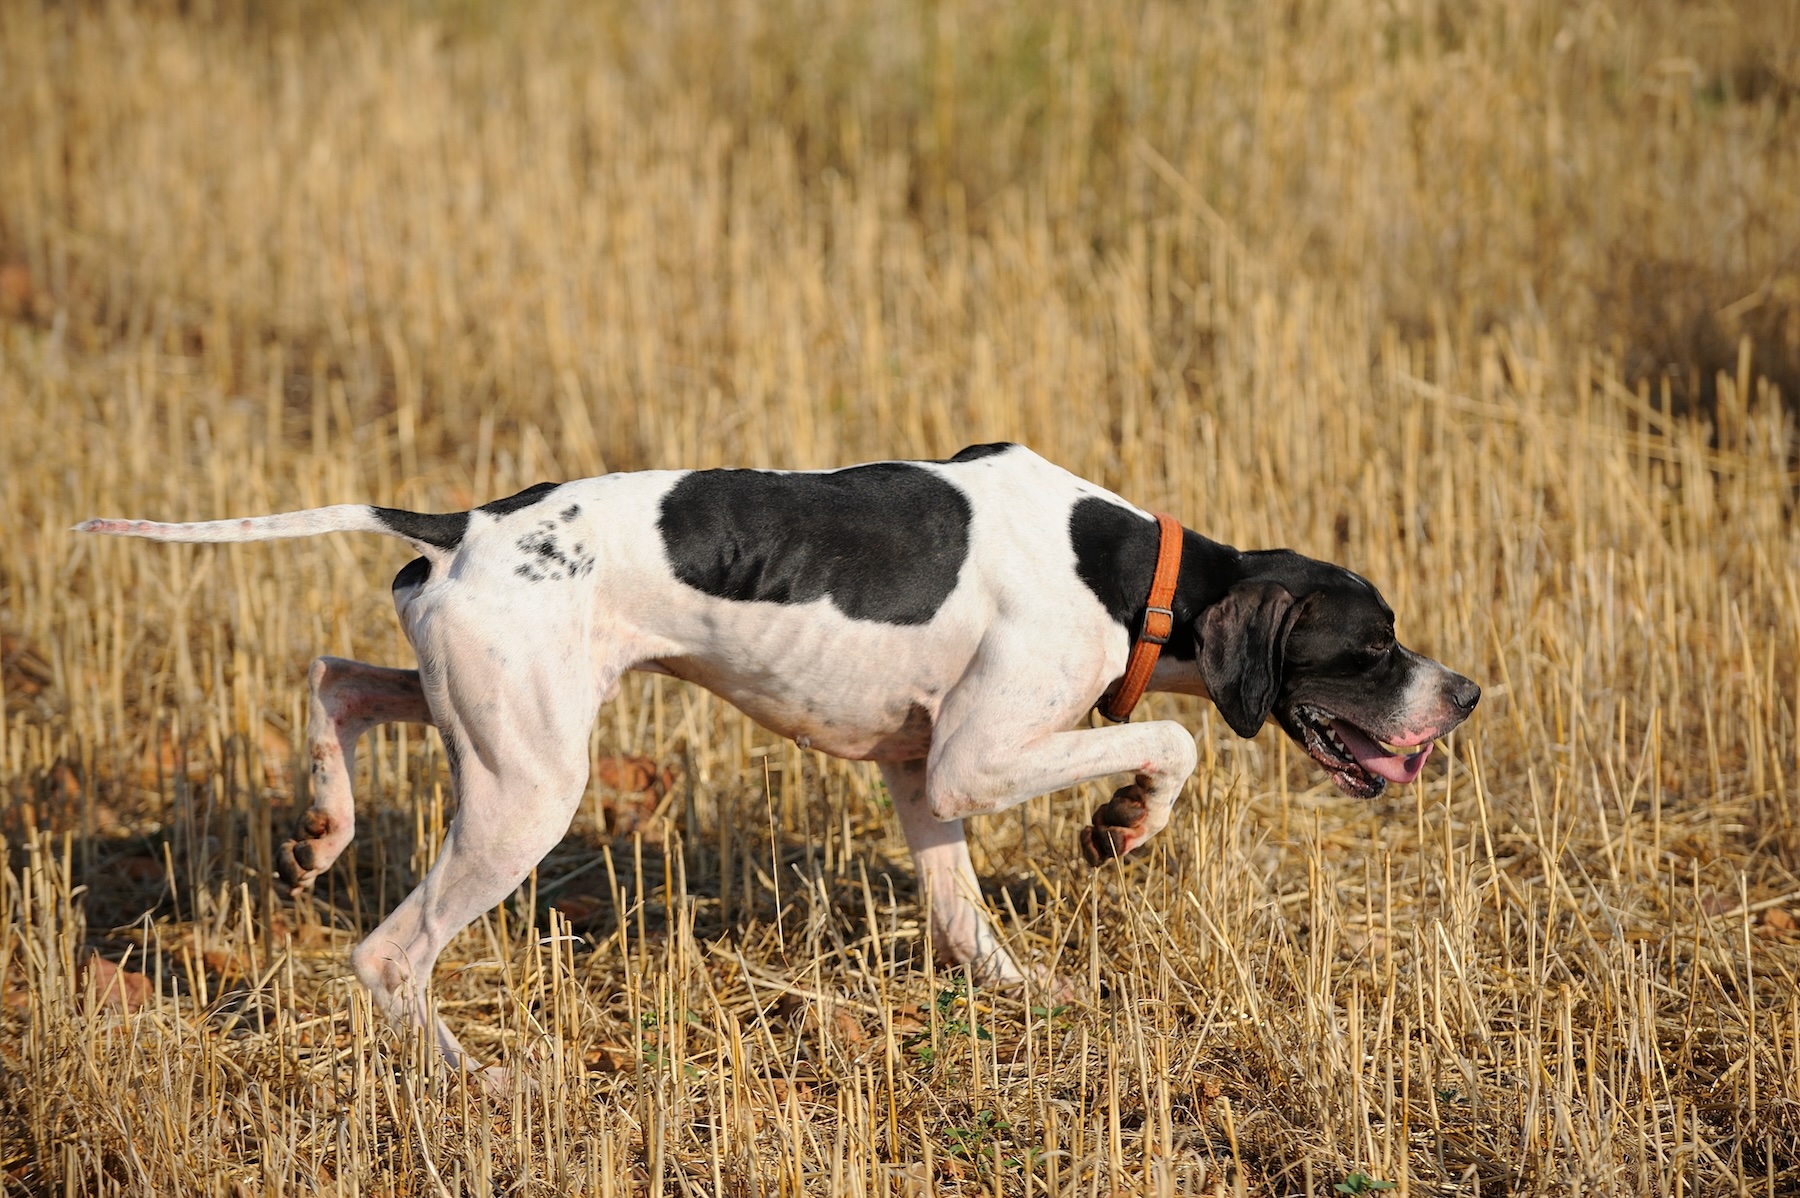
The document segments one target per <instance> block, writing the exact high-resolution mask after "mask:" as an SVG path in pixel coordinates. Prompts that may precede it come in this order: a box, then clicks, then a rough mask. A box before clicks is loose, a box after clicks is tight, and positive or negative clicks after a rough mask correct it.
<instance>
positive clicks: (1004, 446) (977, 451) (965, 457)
mask: <svg viewBox="0 0 1800 1198" xmlns="http://www.w3.org/2000/svg"><path fill="white" fill-rule="evenodd" d="M1013 445H1014V442H1012V441H990V442H988V443H987V444H986V445H968V446H965V447H963V448H962V449H959V450H957V451H956V453H955V455H954V456H952V457H951V459H950V460H951V461H952V462H979V461H980V460H981V459H982V458H991V457H993V456H994V455H995V454H997V453H1005V452H1006V451H1007V450H1009V449H1011V448H1013Z"/></svg>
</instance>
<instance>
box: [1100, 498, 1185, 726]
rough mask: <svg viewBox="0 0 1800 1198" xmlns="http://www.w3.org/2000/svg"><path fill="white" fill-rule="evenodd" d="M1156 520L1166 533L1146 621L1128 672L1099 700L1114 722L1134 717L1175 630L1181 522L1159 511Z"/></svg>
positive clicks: (1152, 581)
mask: <svg viewBox="0 0 1800 1198" xmlns="http://www.w3.org/2000/svg"><path fill="white" fill-rule="evenodd" d="M1156 524H1157V527H1158V529H1159V530H1160V531H1161V533H1162V539H1161V542H1160V543H1159V544H1158V545H1157V547H1156V573H1155V575H1154V576H1153V577H1152V578H1151V580H1150V598H1149V600H1148V601H1147V602H1146V604H1145V606H1144V622H1143V624H1142V625H1141V626H1140V627H1139V628H1138V634H1137V640H1136V641H1135V642H1134V643H1133V644H1132V646H1131V659H1130V660H1129V661H1127V662H1126V663H1125V676H1124V677H1123V678H1121V679H1119V684H1118V685H1117V686H1115V687H1114V688H1113V689H1112V690H1111V691H1109V692H1108V693H1107V694H1105V695H1102V696H1101V698H1100V702H1099V703H1097V704H1095V706H1096V707H1097V708H1098V709H1099V711H1100V714H1101V715H1103V716H1105V717H1106V718H1107V719H1109V720H1112V721H1113V722H1114V723H1123V722H1124V721H1125V720H1128V719H1130V718H1131V709H1132V708H1133V707H1136V706H1137V701H1138V700H1139V699H1141V698H1143V697H1144V688H1145V687H1146V686H1149V685H1150V675H1151V673H1152V672H1154V671H1155V669H1156V659H1157V658H1158V657H1159V656H1161V655H1162V647H1163V646H1164V645H1166V644H1168V643H1169V634H1170V633H1172V632H1174V631H1175V612H1174V609H1173V607H1172V606H1171V604H1173V603H1174V600H1175V580H1176V578H1177V577H1179V576H1180V574H1181V522H1180V521H1178V520H1176V519H1175V517H1173V516H1166V515H1164V514H1163V513H1161V512H1157V513H1156Z"/></svg>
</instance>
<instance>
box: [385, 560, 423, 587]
mask: <svg viewBox="0 0 1800 1198" xmlns="http://www.w3.org/2000/svg"><path fill="white" fill-rule="evenodd" d="M430 577H431V563H430V562H429V561H428V560H426V559H425V558H422V557H415V558H413V559H412V560H411V561H410V562H407V563H406V564H405V565H404V566H401V567H400V573H398V574H396V575H394V589H395V590H396V591H409V590H411V589H412V588H413V587H421V586H424V585H425V582H426V580H427V579H429V578H430Z"/></svg>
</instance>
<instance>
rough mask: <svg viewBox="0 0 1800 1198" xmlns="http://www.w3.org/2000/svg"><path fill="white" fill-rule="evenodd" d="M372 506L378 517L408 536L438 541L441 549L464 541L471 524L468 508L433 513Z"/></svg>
mask: <svg viewBox="0 0 1800 1198" xmlns="http://www.w3.org/2000/svg"><path fill="white" fill-rule="evenodd" d="M369 510H370V511H372V512H374V513H375V518H376V519H377V520H379V521H381V522H382V523H383V524H385V525H387V526H388V527H389V528H391V529H393V530H394V531H395V532H397V533H399V534H400V535H401V536H403V537H405V538H406V539H407V540H409V541H417V542H420V543H422V544H426V545H435V546H436V547H437V548H439V549H454V548H456V547H457V546H458V545H460V544H462V539H463V533H465V532H467V531H468V528H469V513H467V512H445V513H443V514H441V515H433V514H431V513H428V512H408V511H404V510H402V509H400V508H393V507H372V508H370V509H369Z"/></svg>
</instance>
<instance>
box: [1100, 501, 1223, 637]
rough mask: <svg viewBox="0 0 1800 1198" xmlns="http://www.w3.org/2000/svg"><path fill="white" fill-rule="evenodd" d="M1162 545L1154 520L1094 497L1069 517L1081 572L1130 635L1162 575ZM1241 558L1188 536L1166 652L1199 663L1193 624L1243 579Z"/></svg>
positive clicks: (1184, 539)
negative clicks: (1159, 562) (1158, 553)
mask: <svg viewBox="0 0 1800 1198" xmlns="http://www.w3.org/2000/svg"><path fill="white" fill-rule="evenodd" d="M1159 541H1160V534H1159V533H1158V531H1157V527H1156V522H1155V521H1154V520H1146V519H1144V517H1143V516H1141V515H1139V514H1138V513H1136V512H1133V511H1131V510H1130V509H1129V508H1125V507H1121V506H1120V505H1118V504H1117V503H1114V502H1112V501H1111V500H1107V499H1101V498H1099V497H1098V496H1093V495H1090V496H1088V497H1086V498H1084V499H1080V500H1077V501H1076V503H1075V507H1074V508H1073V510H1071V511H1070V512H1069V543H1070V545H1071V546H1072V547H1073V548H1074V550H1075V573H1076V574H1077V575H1079V576H1080V578H1081V581H1082V582H1084V583H1086V584H1087V588H1088V590H1090V591H1092V592H1093V593H1094V597H1095V598H1096V599H1098V600H1100V603H1101V605H1102V606H1103V607H1105V608H1106V613H1107V614H1108V615H1110V616H1111V617H1112V618H1113V619H1114V620H1115V621H1116V622H1117V623H1118V625H1119V627H1121V628H1123V629H1125V631H1126V632H1127V633H1128V634H1130V635H1135V634H1136V633H1137V630H1138V627H1139V626H1140V625H1141V624H1142V622H1143V619H1144V606H1145V604H1146V602H1147V601H1148V599H1149V598H1150V580H1151V578H1152V577H1153V576H1154V575H1155V574H1156V550H1157V545H1158V543H1159ZM1238 559H1239V555H1238V553H1237V551H1236V550H1235V549H1232V548H1231V547H1230V546H1228V545H1221V544H1219V543H1218V542H1217V541H1209V540H1207V539H1206V538H1205V537H1203V536H1201V535H1200V534H1199V533H1197V532H1186V531H1184V532H1183V533H1182V541H1181V573H1180V574H1179V575H1177V576H1176V580H1175V598H1174V600H1173V602H1172V605H1171V606H1172V607H1173V610H1174V612H1175V628H1174V631H1173V632H1172V633H1171V634H1170V636H1169V643H1168V644H1167V645H1165V646H1163V652H1164V653H1166V654H1167V655H1169V656H1170V657H1174V658H1178V659H1180V660H1182V661H1192V660H1193V659H1194V628H1193V622H1194V620H1195V618H1196V617H1197V616H1199V614H1200V613H1201V612H1202V611H1204V610H1205V609H1206V608H1207V607H1209V606H1210V605H1212V604H1213V603H1216V602H1217V601H1218V600H1219V598H1220V597H1221V596H1223V595H1224V594H1225V592H1226V591H1228V590H1230V589H1231V585H1232V584H1233V583H1234V582H1237V581H1238V579H1239V578H1241V577H1242V574H1243V571H1242V568H1241V567H1240V566H1239V564H1238Z"/></svg>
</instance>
